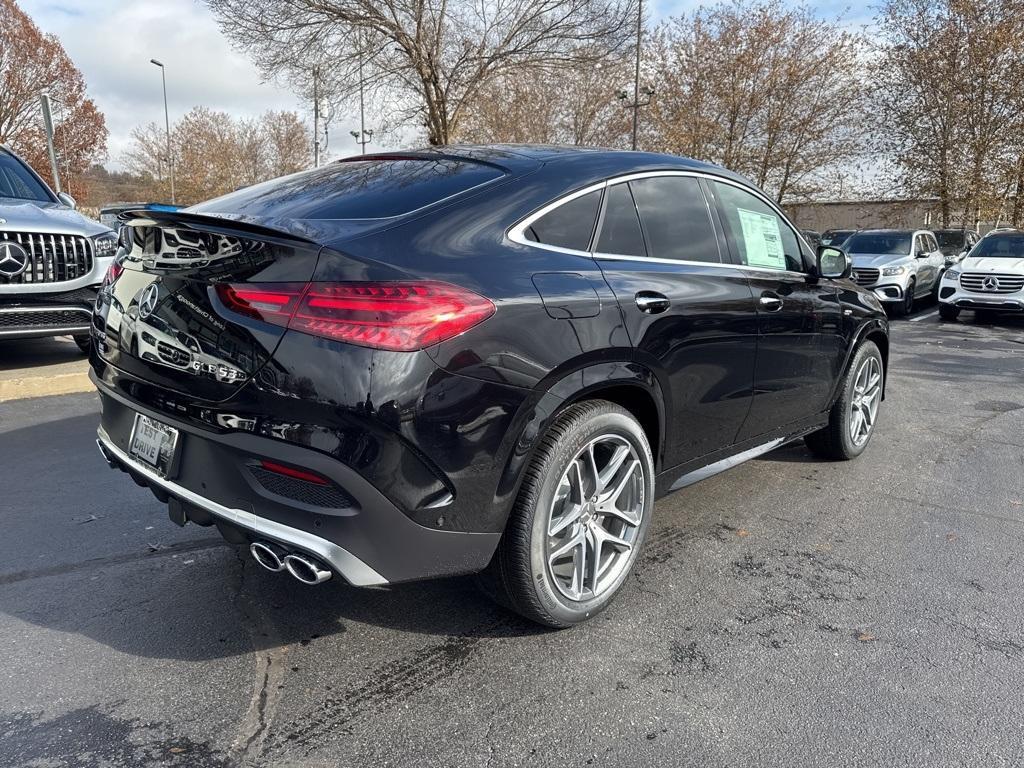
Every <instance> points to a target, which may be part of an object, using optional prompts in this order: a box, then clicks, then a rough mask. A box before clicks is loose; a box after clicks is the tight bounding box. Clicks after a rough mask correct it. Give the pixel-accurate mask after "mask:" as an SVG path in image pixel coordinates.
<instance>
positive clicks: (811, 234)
mask: <svg viewBox="0 0 1024 768" xmlns="http://www.w3.org/2000/svg"><path fill="white" fill-rule="evenodd" d="M800 234H801V235H803V236H804V240H806V241H807V243H808V245H810V246H811V248H815V249H817V247H818V246H819V245H821V233H820V232H815V231H814V230H813V229H801V230H800Z"/></svg>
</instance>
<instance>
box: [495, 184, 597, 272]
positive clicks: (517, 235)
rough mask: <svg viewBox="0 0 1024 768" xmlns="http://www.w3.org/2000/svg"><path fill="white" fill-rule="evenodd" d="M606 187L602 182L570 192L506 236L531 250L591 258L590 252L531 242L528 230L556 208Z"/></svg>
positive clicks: (521, 223)
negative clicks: (537, 249)
mask: <svg viewBox="0 0 1024 768" xmlns="http://www.w3.org/2000/svg"><path fill="white" fill-rule="evenodd" d="M606 186H608V182H607V181H600V182H598V183H597V184H591V185H590V186H589V187H584V188H583V189H577V190H576V191H575V192H570V193H569V194H568V195H565V196H564V197H560V198H558V199H557V200H555V201H553V202H550V203H548V204H547V205H545V206H544V207H543V208H541V209H540V210H539V211H534V212H533V213H531V214H530V215H529V216H527V217H526V218H525V219H523V220H522V221H520V222H519V223H518V224H514V225H512V227H511V229H509V231H508V234H507V235H506V236H507V237H508V239H509V240H511V241H512V242H513V243H518V244H519V245H527V246H529V247H530V248H540V249H541V250H544V251H554V252H555V253H567V254H569V255H570V256H586V257H589V256H590V251H579V250H576V249H575V248H562V247H561V246H558V245H547V244H546V243H538V242H536V241H535V240H530V239H529V238H527V237H526V230H527V229H529V228H530V225H531V224H533V222H535V221H536V220H537V219H539V218H541V217H542V216H546V215H547V214H549V213H551V211H553V210H555V208H561V207H562V206H563V205H565V204H566V203H571V202H572V201H573V200H575V199H576V198H578V197H583V196H584V195H589V194H590V193H591V192H597V191H598V190H602V189H604V188H605V187H606Z"/></svg>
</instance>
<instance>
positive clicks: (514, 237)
mask: <svg viewBox="0 0 1024 768" xmlns="http://www.w3.org/2000/svg"><path fill="white" fill-rule="evenodd" d="M661 176H689V177H692V178H696V179H705V180H707V181H718V182H721V183H722V184H728V185H730V186H733V187H736V188H737V189H739V190H742V191H744V192H747V193H748V194H751V195H753V196H754V197H756V198H758V199H759V200H761V201H762V202H763V203H765V204H766V205H767V206H768V207H769V208H771V209H772V211H774V212H775V214H776V215H777V216H778V217H779V218H780V219H782V221H783V222H784V223H785V224H786V226H787V227H789V229H790V231H792V232H793V234H794V236H795V237H796V238H797V240H798V242H803V243H804V245H807V248H808V249H809V250H810V251H811V252H813V251H814V249H813V248H811V246H810V245H809V244H808V243H807V241H806V240H805V239H804V237H803V235H801V234H800V230H799V229H797V228H796V227H795V226H794V224H793V222H791V221H790V220H789V218H788V217H787V216H786V214H785V213H783V211H782V209H781V208H780V207H779V206H778V205H776V204H775V203H774V202H773V201H772V200H770V199H769V198H768V196H767V195H765V194H763V193H762V192H760V191H759V190H757V189H754V188H753V187H750V186H747V185H746V184H743V183H742V182H738V181H734V180H733V179H727V178H725V177H723V176H717V175H716V174H713V173H708V172H707V171H683V170H664V171H639V172H637V173H628V174H625V175H623V176H615V177H613V178H610V179H605V180H604V181H600V182H597V183H596V184H591V185H590V186H587V187H583V188H582V189H578V190H576V191H575V192H570V193H569V194H568V195H565V196H564V197H560V198H558V199H557V200H554V201H553V202H550V203H548V204H547V205H545V206H544V207H543V208H541V209H539V210H537V211H534V212H533V213H531V214H530V215H529V216H527V217H526V218H524V219H522V220H521V221H519V223H517V224H514V225H512V227H511V228H510V229H509V230H508V233H507V235H506V236H507V237H508V239H509V240H511V241H512V242H514V243H518V244H519V245H525V246H529V247H530V248H540V249H541V250H545V251H553V252H555V253H564V254H568V255H570V256H584V257H589V258H594V259H600V260H608V259H616V260H619V261H641V262H652V263H654V264H682V265H687V266H712V267H728V268H731V269H746V270H750V271H752V272H763V273H765V274H771V275H786V276H797V277H801V278H805V277H807V276H808V274H809V273H807V272H794V271H793V270H791V269H771V268H769V267H751V266H747V265H746V264H732V263H730V262H726V261H720V262H717V263H716V262H713V261H685V260H682V259H665V258H658V257H655V256H626V255H622V256H619V255H616V254H613V253H600V252H598V251H578V250H576V249H574V248H562V247H559V246H557V245H545V244H544V243H537V242H534V241H533V240H528V239H527V238H526V235H525V232H526V230H527V228H528V227H529V226H530V225H531V224H533V222H535V221H536V220H537V219H539V218H541V217H542V216H544V215H546V214H548V213H550V212H551V211H553V210H555V209H556V208H558V207H560V206H562V205H565V204H566V203H568V202H571V201H573V200H575V199H576V198H577V197H583V195H587V194H590V193H591V192H596V191H597V190H600V189H606V188H608V187H612V186H615V185H616V184H624V183H626V182H629V181H636V180H638V179H651V178H658V177H661ZM702 192H703V190H702ZM711 202H712V201H710V200H708V199H707V195H705V196H704V203H705V205H707V206H708V213H709V215H710V214H711ZM712 219H713V216H712ZM716 234H717V232H716ZM595 245H596V244H595ZM723 255H724V254H722V253H721V246H719V256H720V257H721V256H723ZM801 258H803V256H802V254H801Z"/></svg>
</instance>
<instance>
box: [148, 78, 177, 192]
mask: <svg viewBox="0 0 1024 768" xmlns="http://www.w3.org/2000/svg"><path fill="white" fill-rule="evenodd" d="M149 63H150V64H156V65H157V66H158V67H160V79H161V80H162V81H163V84H164V128H165V129H166V131H167V165H168V166H170V169H171V205H177V201H176V200H175V199H174V157H173V156H172V155H171V118H170V115H169V114H168V112H167V70H166V69H164V65H163V64H161V63H160V62H159V61H157V60H156V59H150V60H149Z"/></svg>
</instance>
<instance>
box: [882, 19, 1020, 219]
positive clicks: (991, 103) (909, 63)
mask: <svg viewBox="0 0 1024 768" xmlns="http://www.w3.org/2000/svg"><path fill="white" fill-rule="evenodd" d="M878 27H879V32H880V35H879V38H878V57H877V60H876V64H875V66H874V77H873V81H874V89H873V95H874V101H875V103H876V104H877V105H878V111H877V117H878V120H877V121H876V125H875V135H876V138H877V140H878V146H879V148H880V149H881V150H883V151H885V152H888V153H890V154H891V155H892V156H893V157H894V158H895V160H896V168H897V169H898V172H899V173H900V174H901V176H902V178H901V180H902V182H903V188H904V190H905V191H908V192H910V193H912V194H926V195H935V196H937V197H938V198H939V201H940V210H941V214H940V215H941V218H942V224H943V226H950V225H951V224H952V223H953V221H954V220H955V219H959V220H960V221H961V222H963V223H964V224H974V223H975V222H976V221H977V220H978V219H979V218H981V216H982V215H983V213H984V214H988V215H993V216H994V215H998V211H999V210H1000V209H1002V207H1003V205H1004V203H1005V200H1006V197H1007V195H1008V194H1009V193H1010V191H1011V190H1012V189H1013V188H1014V187H1015V186H1016V185H1017V181H1018V179H1020V180H1021V185H1022V186H1024V178H1022V171H1024V163H1022V160H1021V154H1022V153H1021V151H1020V146H1021V145H1020V143H1019V142H1020V139H1019V137H1020V129H1021V127H1022V125H1021V119H1020V116H1021V111H1022V109H1024V82H1022V77H1024V59H1022V57H1021V55H1020V50H1021V47H1022V45H1024V3H1022V2H1021V1H1020V0H888V1H887V2H886V3H885V4H884V5H883V6H882V8H881V13H880V17H879V25H878Z"/></svg>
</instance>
